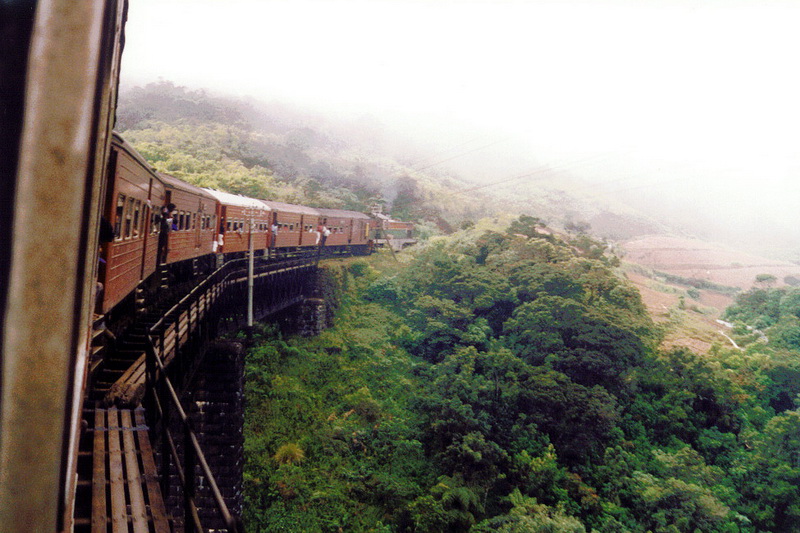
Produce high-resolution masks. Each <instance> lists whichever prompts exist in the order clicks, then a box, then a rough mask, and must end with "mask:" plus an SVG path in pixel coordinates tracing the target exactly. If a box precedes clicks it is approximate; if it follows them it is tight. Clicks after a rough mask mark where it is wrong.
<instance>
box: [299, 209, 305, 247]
mask: <svg viewBox="0 0 800 533" xmlns="http://www.w3.org/2000/svg"><path fill="white" fill-rule="evenodd" d="M305 218H306V217H305V215H303V214H301V215H300V226H299V230H300V231H299V233H298V235H297V246H303V227H304V226H303V223H304V222H305Z"/></svg>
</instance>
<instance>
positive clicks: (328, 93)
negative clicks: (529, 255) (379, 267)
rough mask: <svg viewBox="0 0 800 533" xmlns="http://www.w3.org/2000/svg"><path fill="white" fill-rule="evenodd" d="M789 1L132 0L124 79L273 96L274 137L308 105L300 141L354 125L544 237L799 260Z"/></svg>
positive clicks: (351, 133) (361, 138) (374, 147)
mask: <svg viewBox="0 0 800 533" xmlns="http://www.w3.org/2000/svg"><path fill="white" fill-rule="evenodd" d="M799 8H800V6H797V5H796V4H794V3H790V2H769V1H761V0H758V1H757V0H736V1H725V2H723V1H718V0H698V1H688V0H659V1H656V2H647V3H637V2H627V1H625V0H601V1H598V2H591V3H589V2H583V1H581V0H567V1H564V2H549V1H544V0H542V1H524V2H523V1H517V0H504V1H501V2H495V1H488V0H469V1H466V0H465V1H459V0H447V1H425V0H414V1H401V0H380V1H376V2H362V1H357V0H335V1H320V0H301V1H291V2H290V1H288V0H270V1H264V2H256V1H250V0H235V1H231V2H225V3H220V2H211V1H200V2H194V3H193V4H192V9H191V10H188V9H186V3H185V2H183V1H181V0H167V1H163V0H159V1H155V0H139V1H137V2H135V3H133V4H132V5H131V8H130V12H129V22H128V26H127V28H126V31H127V35H126V49H125V53H124V56H123V65H122V76H123V82H124V84H125V85H127V86H133V85H144V84H147V83H150V82H153V81H156V80H158V79H167V80H173V81H174V82H175V83H176V84H178V85H183V86H187V87H190V88H206V89H208V90H210V91H214V92H216V93H219V94H230V95H234V96H237V97H243V98H250V99H251V101H253V102H280V103H281V104H278V105H274V104H268V105H270V106H271V107H272V112H271V113H270V114H269V116H270V120H269V121H267V122H265V123H260V124H257V125H254V127H258V128H260V129H261V131H264V132H267V133H268V132H269V131H270V128H274V127H280V123H281V120H290V121H295V123H296V122H297V121H296V118H288V116H287V115H286V112H287V110H289V109H291V110H293V111H291V112H290V113H289V114H292V113H297V110H299V109H302V110H312V112H310V113H309V112H307V111H302V112H300V115H302V116H304V117H305V120H306V122H307V127H308V130H309V131H315V121H314V120H312V119H311V118H310V117H312V116H325V117H330V118H332V119H333V120H332V122H338V123H339V124H342V123H343V122H344V123H347V124H349V126H348V127H347V128H338V129H337V130H336V132H335V133H336V135H327V136H326V138H327V139H335V138H341V139H346V140H347V142H348V143H353V144H352V145H353V146H356V145H357V146H359V147H360V148H361V149H363V150H367V151H370V152H371V153H382V154H384V155H385V156H391V157H392V158H394V159H395V160H396V161H397V163H398V165H399V166H402V167H403V168H404V170H408V171H417V172H423V171H424V172H425V173H426V174H428V175H437V174H438V175H441V176H446V177H447V176H449V178H448V179H453V180H458V179H463V180H467V181H471V182H474V183H475V184H476V185H474V186H473V187H477V186H481V185H483V186H485V187H484V188H482V189H479V190H478V191H479V192H480V194H481V195H482V197H487V195H488V193H490V192H491V196H497V197H499V198H500V201H501V204H502V205H503V207H504V208H508V209H510V210H514V211H526V212H531V213H533V214H535V215H537V216H541V217H542V218H545V219H547V220H548V221H549V222H550V223H552V224H555V225H558V224H562V223H564V220H565V219H571V220H582V221H587V222H590V223H591V224H592V226H593V227H594V228H595V230H596V232H598V233H599V234H600V235H606V236H608V237H616V238H620V237H625V236H632V235H630V234H631V233H637V232H639V231H647V232H652V231H666V232H673V233H676V234H679V235H684V236H693V237H698V238H704V239H712V240H719V241H723V242H726V243H729V244H733V245H736V246H743V247H747V248H752V249H753V250H754V251H758V252H759V253H764V254H768V255H773V256H779V257H782V258H788V259H793V260H797V259H798V258H800V252H799V251H798V250H799V249H800V247H798V246H797V243H798V242H800V232H799V231H798V228H800V210H797V209H796V208H795V200H796V198H798V197H800V180H798V179H797V177H798V174H799V173H800V157H799V156H798V153H797V150H796V147H797V146H798V145H799V144H800V132H799V130H798V129H797V127H796V124H797V123H799V122H800V100H798V99H797V97H796V95H797V94H798V93H800V77H799V76H797V74H796V73H795V69H791V68H786V65H791V64H792V63H793V61H794V57H793V51H794V50H797V49H798V48H800V34H798V33H797V32H796V25H795V24H793V23H792V21H794V20H796V15H797V14H798V9H799ZM282 106H283V107H284V110H283V111H280V109H281V107H282ZM282 113H283V116H282ZM326 120H327V119H326ZM270 121H275V124H274V125H272V126H271V125H270V124H269V122H270ZM296 129H297V130H298V141H300V142H304V139H303V138H302V135H301V134H300V131H301V130H302V129H303V128H296ZM329 133H332V132H329ZM306 140H307V139H306ZM273 157H274V155H273ZM456 177H457V178H456ZM454 188H457V187H454ZM467 188H468V189H469V188H470V187H467ZM386 192H389V191H388V189H387V191H386ZM459 196H460V195H455V196H454V198H458V197H459ZM479 211H481V210H480V209H478V210H475V209H467V210H465V211H464V213H463V214H466V213H467V212H470V214H471V215H474V214H477V213H478V212H479ZM619 217H622V219H620V218H619ZM616 221H619V222H620V223H617V222H616Z"/></svg>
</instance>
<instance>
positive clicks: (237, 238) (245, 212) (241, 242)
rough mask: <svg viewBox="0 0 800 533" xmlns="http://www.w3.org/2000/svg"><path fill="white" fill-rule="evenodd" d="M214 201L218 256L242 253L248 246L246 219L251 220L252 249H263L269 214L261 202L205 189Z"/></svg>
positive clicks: (248, 230) (248, 233)
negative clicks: (215, 204)
mask: <svg viewBox="0 0 800 533" xmlns="http://www.w3.org/2000/svg"><path fill="white" fill-rule="evenodd" d="M205 191H206V192H208V193H209V194H211V195H212V196H213V197H214V198H216V199H217V213H216V215H217V221H218V222H217V224H216V226H217V240H216V243H217V246H216V251H217V252H220V253H225V254H229V253H233V252H246V251H247V250H248V246H249V235H250V219H251V218H252V220H253V245H254V247H255V249H256V250H263V249H264V248H266V246H267V235H268V230H269V224H270V223H271V217H270V215H271V212H270V209H269V207H267V205H266V204H264V202H262V201H260V200H256V199H254V198H247V197H246V196H239V195H236V194H230V193H227V192H221V191H215V190H213V189H205Z"/></svg>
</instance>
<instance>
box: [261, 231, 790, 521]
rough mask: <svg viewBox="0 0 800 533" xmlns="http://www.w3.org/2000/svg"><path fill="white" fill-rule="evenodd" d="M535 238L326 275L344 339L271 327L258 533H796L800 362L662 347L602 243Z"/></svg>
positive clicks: (771, 351)
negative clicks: (288, 334) (335, 284)
mask: <svg viewBox="0 0 800 533" xmlns="http://www.w3.org/2000/svg"><path fill="white" fill-rule="evenodd" d="M537 222H538V221H536V220H535V219H531V218H522V219H520V220H518V221H516V222H515V224H514V225H512V228H511V229H510V230H509V231H507V232H501V231H489V232H478V231H477V230H471V231H467V232H461V233H459V234H457V235H456V237H454V238H451V239H448V240H439V241H436V242H432V243H430V244H429V245H427V246H426V247H425V248H424V249H422V250H419V251H418V252H416V253H415V254H414V256H413V257H412V258H409V259H407V264H403V265H400V266H393V265H389V264H387V263H384V262H381V260H380V259H374V258H373V259H370V260H369V261H367V260H356V261H354V262H350V263H344V264H341V265H338V266H336V267H330V268H331V269H332V270H333V271H335V272H336V273H337V275H338V276H339V278H340V282H341V284H342V286H343V287H344V289H343V294H342V295H341V302H342V304H341V307H340V309H339V311H338V314H337V318H336V326H335V327H333V328H332V329H330V330H328V331H326V332H324V333H323V334H322V335H321V336H319V337H317V338H314V339H300V338H289V339H281V338H280V337H279V336H277V335H275V334H274V332H271V331H268V332H267V334H266V335H265V336H264V339H263V342H262V343H261V344H260V345H259V346H258V347H256V348H254V349H253V350H252V351H251V353H250V354H249V355H248V361H247V369H246V372H247V376H246V378H247V389H246V398H247V404H248V407H247V415H246V429H245V431H246V457H247V467H246V479H245V483H246V498H247V505H246V520H247V522H248V530H250V531H403V532H448V531H451V532H459V531H475V532H488V531H505V532H512V531H513V532H540V531H541V532H544V531H547V532H581V531H590V530H596V531H600V532H614V531H619V532H622V531H633V532H645V531H653V532H694V531H702V532H736V531H741V532H759V531H761V532H764V531H774V532H783V531H800V504H798V502H800V412H798V410H797V407H798V405H797V403H796V398H797V393H798V392H800V391H798V390H797V387H798V385H797V384H798V377H800V374H799V373H798V371H799V370H800V365H798V363H797V360H798V355H797V352H795V351H793V348H790V347H789V345H788V344H786V343H783V344H780V343H779V345H777V346H775V347H773V346H772V341H770V343H768V344H765V343H764V342H763V341H760V342H758V341H756V340H753V342H751V343H750V344H749V345H747V346H746V348H745V349H743V350H734V349H724V348H722V347H719V346H717V347H715V349H714V350H713V353H712V356H711V357H708V358H702V357H699V356H696V355H693V354H692V353H690V352H688V351H686V350H671V351H663V350H661V349H659V347H658V345H659V330H658V328H657V327H656V326H654V325H653V323H652V322H651V321H650V320H649V318H648V317H647V315H646V313H645V310H644V308H643V306H642V303H641V301H640V298H639V295H638V293H637V292H636V291H635V290H633V289H632V288H631V287H630V286H629V285H628V284H627V283H626V282H625V281H624V280H623V279H620V278H619V277H618V276H617V275H616V274H615V271H614V268H613V265H614V261H613V259H612V258H608V257H606V256H605V255H604V254H603V253H602V249H603V247H602V246H601V245H600V244H599V243H593V242H592V241H591V239H588V238H587V237H585V236H583V237H581V238H580V239H576V240H575V241H573V242H565V241H563V240H560V239H558V238H555V237H553V236H551V235H549V234H547V233H544V232H542V231H541V228H540V227H539V226H538V224H537ZM765 291H766V301H769V300H770V295H773V296H772V298H777V297H776V296H774V292H773V291H770V290H765ZM789 292H790V291H784V293H783V296H781V297H780V298H778V300H779V301H783V300H784V299H786V305H783V306H781V305H780V304H779V305H778V307H779V308H781V309H785V310H786V311H787V312H789V313H794V319H792V320H797V313H796V310H794V308H793V307H792V306H791V305H790V303H789V302H790V300H789V298H790V297H789V296H786V295H787V294H789ZM758 302H761V300H758ZM738 306H739V307H738V309H745V308H752V309H753V312H756V313H757V315H758V316H760V315H761V314H763V313H762V310H761V308H758V309H757V310H756V308H755V307H753V299H752V298H751V299H750V300H748V299H747V297H744V298H742V299H740V302H739V304H738ZM733 312H734V311H732V313H733ZM736 312H738V311H736ZM766 315H767V316H772V315H769V313H766ZM784 318H785V317H784ZM774 320H775V322H774V323H775V324H778V323H780V321H781V320H782V318H781V316H776V317H775V318H774Z"/></svg>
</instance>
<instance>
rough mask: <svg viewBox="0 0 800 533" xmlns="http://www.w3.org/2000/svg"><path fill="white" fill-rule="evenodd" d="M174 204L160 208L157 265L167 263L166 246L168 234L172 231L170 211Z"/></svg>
mask: <svg viewBox="0 0 800 533" xmlns="http://www.w3.org/2000/svg"><path fill="white" fill-rule="evenodd" d="M173 209H175V204H167V205H165V206H164V207H162V208H161V216H160V220H159V233H158V264H159V265H160V264H163V263H166V262H167V244H168V243H169V232H170V230H171V229H172V215H171V214H170V213H171V212H172V210H173Z"/></svg>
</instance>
